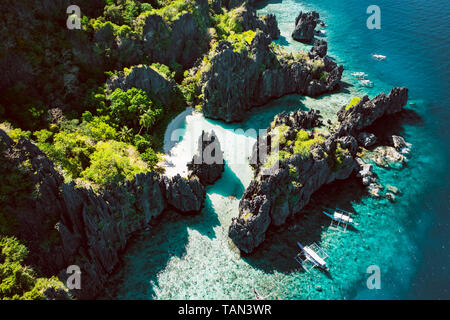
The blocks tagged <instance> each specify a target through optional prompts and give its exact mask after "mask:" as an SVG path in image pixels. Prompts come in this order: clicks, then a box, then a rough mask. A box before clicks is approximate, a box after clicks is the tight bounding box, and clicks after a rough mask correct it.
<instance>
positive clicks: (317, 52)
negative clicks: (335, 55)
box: [311, 39, 328, 58]
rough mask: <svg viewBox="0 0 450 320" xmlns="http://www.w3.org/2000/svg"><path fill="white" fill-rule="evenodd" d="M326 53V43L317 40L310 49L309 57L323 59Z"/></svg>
mask: <svg viewBox="0 0 450 320" xmlns="http://www.w3.org/2000/svg"><path fill="white" fill-rule="evenodd" d="M327 52H328V43H327V42H326V41H325V40H322V39H320V40H317V41H315V42H314V46H313V47H312V48H311V55H312V56H313V57H314V56H319V57H321V58H324V57H325V56H326V55H327Z"/></svg>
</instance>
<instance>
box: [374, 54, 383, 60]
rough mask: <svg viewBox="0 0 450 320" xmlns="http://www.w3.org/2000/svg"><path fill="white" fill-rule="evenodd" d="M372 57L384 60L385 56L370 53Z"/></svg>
mask: <svg viewBox="0 0 450 320" xmlns="http://www.w3.org/2000/svg"><path fill="white" fill-rule="evenodd" d="M372 58H374V59H375V60H377V61H381V60H385V59H386V56H383V55H381V54H372Z"/></svg>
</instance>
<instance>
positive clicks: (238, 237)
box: [229, 88, 408, 253]
mask: <svg viewBox="0 0 450 320" xmlns="http://www.w3.org/2000/svg"><path fill="white" fill-rule="evenodd" d="M407 100H408V89H407V88H394V89H392V91H391V92H390V93H389V95H386V94H384V93H381V94H379V95H378V96H377V97H375V98H374V99H372V100H369V98H368V97H367V96H365V97H364V98H362V99H361V100H360V101H359V103H357V104H356V105H354V106H351V105H350V107H349V106H345V107H343V108H342V109H341V110H340V111H339V112H338V117H339V122H338V124H337V127H336V128H335V129H331V130H330V132H327V131H325V130H323V129H320V128H317V125H320V115H319V114H318V113H317V112H309V113H306V112H303V111H297V112H296V113H294V114H292V115H289V114H286V113H282V114H279V115H278V116H277V117H276V118H275V121H274V122H273V123H272V125H271V127H270V128H269V130H268V134H267V137H266V138H265V139H263V140H265V143H266V144H268V145H269V146H271V147H272V146H274V145H279V148H278V151H275V152H271V153H270V154H269V155H268V156H267V157H260V158H263V159H262V161H261V163H259V164H258V165H257V166H256V168H255V177H254V179H253V180H252V182H251V183H250V185H249V187H248V188H247V189H246V191H245V193H244V196H243V198H242V199H241V202H240V204H239V217H238V218H233V221H232V224H231V226H230V229H229V236H230V238H231V239H232V240H233V242H234V243H235V244H236V246H237V247H238V248H239V249H240V250H241V251H243V252H245V253H250V252H252V251H253V250H254V249H255V248H256V247H258V246H259V245H260V244H261V243H262V242H263V241H264V239H265V233H266V231H267V229H268V227H269V226H270V225H275V226H280V225H282V224H284V223H285V222H286V219H287V217H288V216H290V215H294V214H296V213H298V212H300V211H301V210H302V209H303V208H304V207H305V205H306V204H307V203H308V202H309V200H310V197H311V195H312V194H313V193H314V192H315V191H317V190H318V189H319V188H320V187H321V186H323V185H325V184H328V183H331V182H333V181H334V180H343V179H347V178H348V177H349V176H350V175H351V174H352V173H353V172H354V171H357V172H361V171H362V170H363V169H364V168H362V165H363V164H364V163H360V161H359V160H358V159H359V158H358V157H357V155H356V153H357V149H358V140H357V138H356V137H357V136H358V133H359V132H360V131H361V130H362V129H364V128H366V127H368V126H370V125H371V124H373V123H374V122H375V120H377V119H379V118H381V117H382V116H386V115H390V114H393V113H396V112H399V111H401V110H402V108H403V106H405V105H406V103H407ZM254 150H256V152H257V150H258V148H254ZM254 157H255V156H254ZM277 166H278V167H277Z"/></svg>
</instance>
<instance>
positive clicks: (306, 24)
mask: <svg viewBox="0 0 450 320" xmlns="http://www.w3.org/2000/svg"><path fill="white" fill-rule="evenodd" d="M318 21H319V13H317V12H316V11H312V12H302V11H300V13H299V15H298V16H297V18H296V19H295V29H294V31H293V32H292V38H293V39H294V40H297V41H300V42H304V43H311V42H312V41H313V39H314V29H315V28H316V26H317V23H318Z"/></svg>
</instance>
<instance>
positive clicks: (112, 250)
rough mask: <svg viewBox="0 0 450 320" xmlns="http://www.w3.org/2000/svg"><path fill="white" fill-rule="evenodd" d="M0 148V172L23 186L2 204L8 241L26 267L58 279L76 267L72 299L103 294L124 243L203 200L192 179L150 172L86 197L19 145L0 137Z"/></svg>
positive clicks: (37, 153)
mask: <svg viewBox="0 0 450 320" xmlns="http://www.w3.org/2000/svg"><path fill="white" fill-rule="evenodd" d="M0 147H1V149H0V156H1V159H2V166H3V167H4V168H6V170H8V172H10V173H11V174H12V175H14V177H17V180H18V181H23V182H27V185H26V186H21V189H20V190H19V191H20V193H21V195H20V196H21V198H20V199H19V198H17V197H11V198H8V199H4V200H5V201H4V202H3V204H4V207H3V208H2V211H3V212H6V216H8V217H11V219H13V220H14V221H13V222H14V223H11V225H12V227H13V229H14V230H12V231H13V232H14V234H16V235H18V237H19V238H20V239H21V240H24V241H25V242H26V243H27V246H28V248H29V251H30V255H29V257H28V260H27V263H28V264H30V265H32V266H36V267H37V268H38V269H39V270H40V271H41V272H42V273H44V274H45V275H47V276H53V275H59V276H60V278H61V279H64V278H65V277H66V275H65V270H66V268H67V267H68V266H69V265H78V266H79V267H80V269H81V272H82V288H81V290H73V291H72V295H73V296H74V297H77V298H81V299H92V298H95V297H96V296H97V295H98V294H100V293H102V292H103V288H104V285H105V284H106V283H107V282H108V278H109V276H110V274H111V273H112V272H113V270H114V268H115V267H116V266H117V265H118V263H119V255H120V252H121V251H122V250H124V248H125V246H126V244H127V241H128V239H129V238H130V236H131V235H132V234H133V233H134V232H136V231H139V230H142V229H144V228H145V227H147V226H148V224H149V222H150V221H151V220H152V219H153V218H155V217H157V216H159V215H161V214H162V213H163V212H164V210H165V209H166V208H171V209H175V210H176V211H178V212H181V213H193V212H199V211H200V210H201V209H202V206H203V203H204V199H205V195H206V192H205V188H204V186H203V185H202V184H201V183H200V182H199V180H198V178H194V177H193V178H192V179H186V178H182V177H181V176H179V175H178V176H176V177H173V178H168V177H165V176H161V175H160V174H158V173H155V172H150V173H147V174H139V175H137V176H136V177H135V179H134V180H133V181H125V182H124V183H123V184H120V185H111V186H108V187H107V188H105V189H104V190H101V191H100V192H99V193H94V191H93V190H92V189H86V188H78V187H76V186H75V184H74V183H69V184H67V183H64V179H63V177H62V176H61V175H60V174H59V173H58V172H57V171H56V170H55V168H54V165H53V162H52V161H50V160H49V159H48V158H47V156H46V155H45V154H44V153H43V152H42V151H41V150H40V149H39V148H38V147H37V146H36V145H34V144H33V143H31V142H30V141H29V140H27V139H25V138H21V139H20V140H19V141H18V142H17V143H15V142H14V141H13V140H11V139H10V138H9V136H8V135H7V134H6V133H5V132H4V131H3V130H1V129H0ZM28 182H29V183H28ZM17 187H19V186H17Z"/></svg>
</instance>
